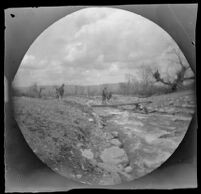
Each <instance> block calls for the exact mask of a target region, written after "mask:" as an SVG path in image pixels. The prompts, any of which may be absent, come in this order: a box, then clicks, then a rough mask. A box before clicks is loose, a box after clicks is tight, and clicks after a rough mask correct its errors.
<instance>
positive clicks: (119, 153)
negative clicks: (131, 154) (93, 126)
mask: <svg viewBox="0 0 201 194" xmlns="http://www.w3.org/2000/svg"><path fill="white" fill-rule="evenodd" d="M100 158H101V159H102V161H103V162H105V163H109V164H114V165H118V164H120V163H124V162H128V156H127V154H126V152H125V151H124V150H123V149H121V148H119V147H117V146H112V147H110V148H106V149H105V150H103V152H102V153H101V155H100Z"/></svg>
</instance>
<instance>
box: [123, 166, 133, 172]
mask: <svg viewBox="0 0 201 194" xmlns="http://www.w3.org/2000/svg"><path fill="white" fill-rule="evenodd" d="M132 170H133V169H132V167H131V166H127V167H126V168H124V171H125V172H127V173H130V172H132Z"/></svg>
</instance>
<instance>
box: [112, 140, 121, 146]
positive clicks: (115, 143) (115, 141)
mask: <svg viewBox="0 0 201 194" xmlns="http://www.w3.org/2000/svg"><path fill="white" fill-rule="evenodd" d="M110 143H111V144H113V145H116V146H121V144H122V143H121V142H120V141H119V140H118V139H112V140H111V141H110Z"/></svg>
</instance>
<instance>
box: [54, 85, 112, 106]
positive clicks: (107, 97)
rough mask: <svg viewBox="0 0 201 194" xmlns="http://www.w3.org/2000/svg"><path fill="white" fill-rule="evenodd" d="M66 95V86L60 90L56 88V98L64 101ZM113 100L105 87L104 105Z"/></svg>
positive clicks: (103, 93)
mask: <svg viewBox="0 0 201 194" xmlns="http://www.w3.org/2000/svg"><path fill="white" fill-rule="evenodd" d="M63 95H64V84H62V85H61V86H60V87H59V88H56V98H58V99H62V98H63ZM111 98H112V93H111V92H110V91H108V89H107V87H104V89H103V91H102V104H108V102H109V101H110V100H111Z"/></svg>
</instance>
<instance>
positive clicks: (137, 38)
mask: <svg viewBox="0 0 201 194" xmlns="http://www.w3.org/2000/svg"><path fill="white" fill-rule="evenodd" d="M172 45H174V42H173V40H172V39H171V37H170V36H169V35H168V34H167V33H166V32H165V31H164V30H162V29H161V28H160V27H159V26H158V25H156V24H154V23H153V22H151V21H150V20H148V19H145V18H144V17H142V16H139V15H137V14H134V13H131V12H128V11H124V10H121V9H114V8H85V9H82V10H80V11H77V12H74V13H73V14H70V15H67V16H66V17H64V18H62V19H60V20H59V21H57V22H56V23H54V24H53V25H51V26H50V27H49V28H47V29H46V30H45V31H44V32H43V33H42V34H41V35H40V36H39V37H38V38H37V39H36V40H35V42H34V43H33V44H32V46H31V47H30V48H29V50H28V51H27V53H26V55H25V56H24V58H23V60H22V63H21V65H20V68H19V69H18V72H17V74H16V77H15V80H14V84H15V85H18V86H27V85H30V84H33V83H38V84H42V85H52V84H61V83H65V84H80V85H91V84H102V83H117V82H122V81H124V80H125V74H126V73H131V74H133V75H135V76H136V79H140V74H139V67H140V66H141V65H142V64H144V65H149V66H157V67H158V68H159V69H160V71H161V72H162V73H164V74H165V73H166V72H167V71H168V72H170V73H171V74H174V72H175V71H176V70H178V67H176V65H175V64H174V63H170V62H169V60H168V58H169V57H170V56H169V55H168V54H167V53H168V51H169V50H170V49H171V47H172Z"/></svg>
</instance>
